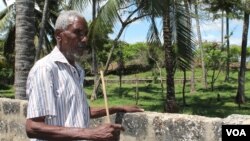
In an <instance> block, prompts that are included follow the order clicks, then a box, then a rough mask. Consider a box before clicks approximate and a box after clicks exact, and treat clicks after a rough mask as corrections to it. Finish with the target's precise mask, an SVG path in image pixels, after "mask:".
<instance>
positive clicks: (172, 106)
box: [145, 0, 194, 113]
mask: <svg viewBox="0 0 250 141" xmlns="http://www.w3.org/2000/svg"><path fill="white" fill-rule="evenodd" d="M148 5H149V6H148V7H147V8H148V9H145V12H147V11H153V12H154V13H153V15H152V16H151V21H154V18H155V17H162V20H163V42H164V43H163V46H164V48H165V69H166V72H167V76H166V80H167V81H166V85H167V93H166V102H165V106H164V107H165V111H166V112H170V113H173V112H178V105H177V103H176V99H175V87H174V70H175V68H176V67H177V64H178V66H179V67H182V68H187V69H190V67H191V66H190V64H191V63H190V62H191V61H192V60H193V59H192V57H193V49H194V46H193V45H192V36H191V35H192V34H191V29H190V25H189V24H188V23H189V22H188V20H189V18H190V17H189V15H188V13H187V12H186V11H185V8H184V5H182V2H181V1H172V0H165V1H164V4H162V1H160V0H159V1H158V0H155V1H152V3H149V2H148ZM152 5H153V6H152ZM152 7H153V8H152ZM151 8H152V9H151ZM154 23H155V22H152V27H151V28H150V29H151V30H150V33H151V36H149V37H150V38H149V39H148V40H149V41H150V42H159V41H160V40H159V34H158V33H159V31H158V30H157V27H156V26H155V24H154ZM173 43H176V45H177V47H176V48H174V45H173Z"/></svg>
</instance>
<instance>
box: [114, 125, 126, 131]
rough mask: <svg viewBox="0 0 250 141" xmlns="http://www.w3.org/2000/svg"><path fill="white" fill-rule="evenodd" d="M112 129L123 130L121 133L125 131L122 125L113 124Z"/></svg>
mask: <svg viewBox="0 0 250 141" xmlns="http://www.w3.org/2000/svg"><path fill="white" fill-rule="evenodd" d="M112 127H113V128H114V129H115V130H121V131H124V130H125V129H124V127H122V125H121V124H112Z"/></svg>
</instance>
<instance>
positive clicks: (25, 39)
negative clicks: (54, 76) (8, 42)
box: [14, 0, 35, 99]
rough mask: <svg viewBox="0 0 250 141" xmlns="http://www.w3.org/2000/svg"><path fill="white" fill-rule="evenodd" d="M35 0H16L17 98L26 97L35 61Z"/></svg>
mask: <svg viewBox="0 0 250 141" xmlns="http://www.w3.org/2000/svg"><path fill="white" fill-rule="evenodd" d="M34 7H35V2H34V0H16V40H15V53H16V55H15V82H14V83H15V98H17V99H26V80H27V76H28V73H29V70H30V68H31V67H32V65H33V63H34V57H35V56H34V51H35V46H34V35H35V32H34V31H35V27H34V25H35V24H34V23H35V17H34V15H35V14H34Z"/></svg>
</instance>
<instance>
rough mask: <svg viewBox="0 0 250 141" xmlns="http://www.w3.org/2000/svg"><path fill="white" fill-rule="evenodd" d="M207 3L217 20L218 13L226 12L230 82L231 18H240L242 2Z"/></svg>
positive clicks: (213, 0) (221, 0)
mask: <svg viewBox="0 0 250 141" xmlns="http://www.w3.org/2000/svg"><path fill="white" fill-rule="evenodd" d="M206 3H208V4H209V5H210V7H209V8H208V10H209V11H210V12H213V13H214V14H215V16H214V17H215V18H217V17H218V15H217V12H218V11H225V12H226V37H225V38H226V39H227V44H226V50H227V63H226V64H227V65H226V77H225V81H228V80H229V67H230V49H229V46H230V41H229V38H230V36H231V35H230V34H229V18H230V17H239V15H240V11H239V8H238V7H237V5H238V4H239V3H240V0H206Z"/></svg>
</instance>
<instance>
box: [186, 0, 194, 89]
mask: <svg viewBox="0 0 250 141" xmlns="http://www.w3.org/2000/svg"><path fill="white" fill-rule="evenodd" d="M184 4H185V10H186V12H187V13H188V21H187V24H188V28H189V29H190V31H191V28H192V27H191V18H192V17H191V14H190V9H191V7H190V3H189V1H188V0H185V1H184ZM190 35H191V34H190ZM187 42H188V45H189V46H192V44H191V41H187ZM185 71H186V70H185ZM191 71H192V74H191V78H190V79H191V80H190V93H194V92H195V79H194V77H195V61H192V65H191ZM185 73H186V72H185ZM185 83H186V82H185Z"/></svg>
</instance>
